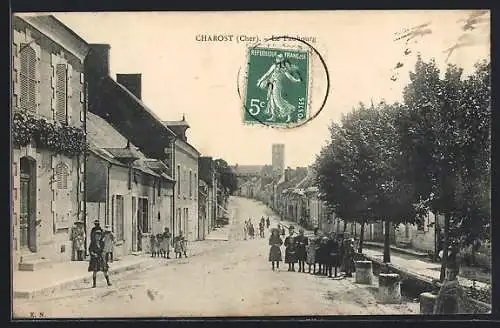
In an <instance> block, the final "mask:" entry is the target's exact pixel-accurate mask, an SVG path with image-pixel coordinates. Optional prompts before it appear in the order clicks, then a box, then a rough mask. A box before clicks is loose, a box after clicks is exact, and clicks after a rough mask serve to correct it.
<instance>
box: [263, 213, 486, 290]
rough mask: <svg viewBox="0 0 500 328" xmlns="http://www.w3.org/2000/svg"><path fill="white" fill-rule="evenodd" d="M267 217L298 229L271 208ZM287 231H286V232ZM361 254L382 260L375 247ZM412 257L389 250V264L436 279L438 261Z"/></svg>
mask: <svg viewBox="0 0 500 328" xmlns="http://www.w3.org/2000/svg"><path fill="white" fill-rule="evenodd" d="M268 212H269V217H271V215H272V216H273V218H274V220H272V221H271V222H272V225H271V226H274V227H275V226H276V225H277V224H279V223H282V224H284V225H287V226H290V225H294V226H295V230H296V231H298V228H299V225H298V224H297V222H292V221H287V220H283V221H280V217H279V215H278V214H276V213H273V212H272V210H271V209H269V208H268ZM287 233H288V232H287ZM304 233H305V235H306V236H309V235H312V234H313V232H312V231H311V230H306V229H304ZM363 254H364V255H366V256H367V257H369V258H370V259H371V260H372V261H377V262H382V258H383V254H384V253H383V250H377V249H366V248H365V247H363ZM409 256H411V257H414V258H411V259H407V258H405V257H403V256H401V255H399V254H397V253H396V252H391V264H392V265H393V266H394V267H396V268H397V269H398V270H401V271H404V272H408V273H410V274H412V275H414V276H420V277H423V278H424V279H426V280H432V279H438V280H439V276H440V273H441V264H440V263H431V262H427V261H423V260H420V259H419V257H418V256H413V255H411V254H408V255H406V257H409ZM458 279H459V281H460V284H461V285H462V286H466V287H470V286H472V285H473V282H472V280H470V279H467V278H464V277H460V276H459V277H458ZM486 287H490V285H489V284H486V283H483V282H479V281H476V288H486Z"/></svg>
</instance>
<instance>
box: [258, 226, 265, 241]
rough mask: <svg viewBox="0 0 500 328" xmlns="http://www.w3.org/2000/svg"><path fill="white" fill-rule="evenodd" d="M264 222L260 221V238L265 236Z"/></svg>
mask: <svg viewBox="0 0 500 328" xmlns="http://www.w3.org/2000/svg"><path fill="white" fill-rule="evenodd" d="M264 224H265V223H264V222H261V223H259V234H260V238H264Z"/></svg>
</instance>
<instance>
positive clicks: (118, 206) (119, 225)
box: [115, 195, 125, 240]
mask: <svg viewBox="0 0 500 328" xmlns="http://www.w3.org/2000/svg"><path fill="white" fill-rule="evenodd" d="M123 213H124V204H123V196H121V195H116V196H115V222H116V235H115V236H116V240H123V239H124V233H123V228H124V225H125V222H124V217H123Z"/></svg>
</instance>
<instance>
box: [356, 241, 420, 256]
mask: <svg viewBox="0 0 500 328" xmlns="http://www.w3.org/2000/svg"><path fill="white" fill-rule="evenodd" d="M364 247H375V248H379V249H380V248H381V249H383V248H384V244H383V243H378V242H374V241H366V240H365V241H363V248H364ZM391 250H393V251H395V252H398V253H401V254H407V255H410V256H415V257H419V258H429V254H427V253H425V252H420V251H417V250H414V249H411V248H400V247H396V246H394V245H391Z"/></svg>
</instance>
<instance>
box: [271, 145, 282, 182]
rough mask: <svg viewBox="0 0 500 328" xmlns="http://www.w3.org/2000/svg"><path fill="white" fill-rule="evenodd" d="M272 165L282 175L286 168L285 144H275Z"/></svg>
mask: <svg viewBox="0 0 500 328" xmlns="http://www.w3.org/2000/svg"><path fill="white" fill-rule="evenodd" d="M271 163H272V167H273V169H274V170H275V172H276V174H278V175H281V174H283V171H284V170H285V145H284V144H273V148H272V162H271Z"/></svg>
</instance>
